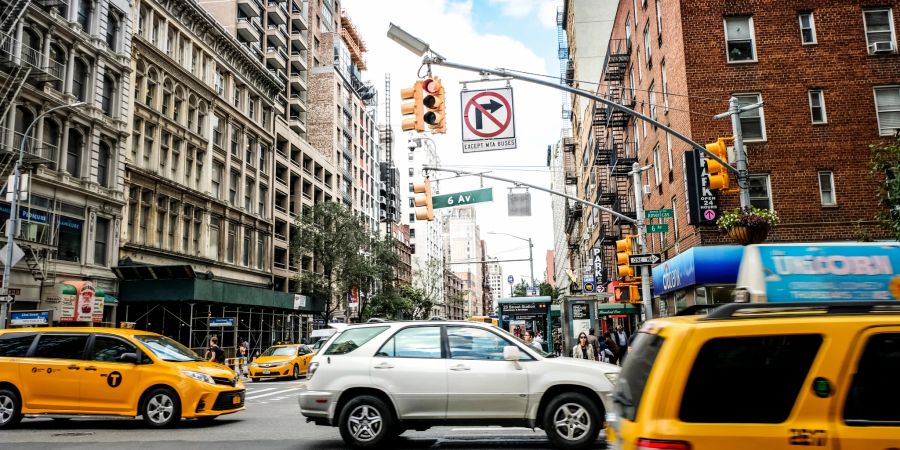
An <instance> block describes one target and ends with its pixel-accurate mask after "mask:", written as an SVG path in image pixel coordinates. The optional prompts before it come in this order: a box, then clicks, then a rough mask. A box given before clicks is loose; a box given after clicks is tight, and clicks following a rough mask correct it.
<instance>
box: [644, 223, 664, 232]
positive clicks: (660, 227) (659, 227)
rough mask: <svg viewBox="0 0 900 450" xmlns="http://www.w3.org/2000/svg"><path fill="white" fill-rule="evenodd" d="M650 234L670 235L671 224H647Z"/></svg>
mask: <svg viewBox="0 0 900 450" xmlns="http://www.w3.org/2000/svg"><path fill="white" fill-rule="evenodd" d="M647 232H648V233H668V232H669V224H667V223H651V224H647Z"/></svg>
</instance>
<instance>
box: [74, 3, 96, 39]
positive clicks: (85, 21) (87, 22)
mask: <svg viewBox="0 0 900 450" xmlns="http://www.w3.org/2000/svg"><path fill="white" fill-rule="evenodd" d="M91 2H92V0H80V1H79V2H78V17H77V19H78V25H81V29H82V30H84V32H85V33H90V32H91V29H90V28H91V9H92V7H93V5H91Z"/></svg>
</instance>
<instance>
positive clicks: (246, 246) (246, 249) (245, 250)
mask: <svg viewBox="0 0 900 450" xmlns="http://www.w3.org/2000/svg"><path fill="white" fill-rule="evenodd" d="M252 233H253V232H252V231H251V230H250V228H244V239H243V244H242V248H241V252H242V254H241V259H242V261H241V262H242V263H243V264H244V267H250V250H251V249H252V246H251V244H250V236H251V234H252Z"/></svg>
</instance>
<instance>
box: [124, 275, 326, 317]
mask: <svg viewBox="0 0 900 450" xmlns="http://www.w3.org/2000/svg"><path fill="white" fill-rule="evenodd" d="M119 299H120V300H121V301H122V303H131V302H195V303H199V302H208V303H222V304H231V305H242V306H260V307H268V308H280V309H287V310H294V311H302V312H309V313H320V312H322V311H324V309H325V305H324V302H321V301H316V300H314V299H311V298H310V299H309V301H307V302H305V305H304V306H299V305H298V306H297V307H296V308H295V307H294V305H295V303H294V294H292V293H287V292H277V291H273V290H271V289H266V288H262V287H256V286H247V285H242V284H237V283H229V282H227V281H220V280H199V279H169V280H123V281H121V282H119Z"/></svg>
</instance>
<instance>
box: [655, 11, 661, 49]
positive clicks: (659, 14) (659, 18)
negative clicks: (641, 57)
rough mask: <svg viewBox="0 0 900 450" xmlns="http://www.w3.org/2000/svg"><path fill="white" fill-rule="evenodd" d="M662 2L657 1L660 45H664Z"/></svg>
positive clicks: (657, 27) (657, 28)
mask: <svg viewBox="0 0 900 450" xmlns="http://www.w3.org/2000/svg"><path fill="white" fill-rule="evenodd" d="M661 3H662V2H661V1H660V0H656V33H657V38H656V40H657V41H658V44H659V45H662V4H661Z"/></svg>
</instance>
